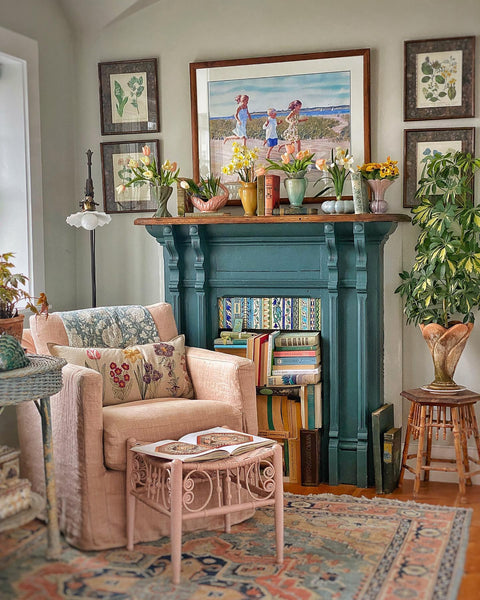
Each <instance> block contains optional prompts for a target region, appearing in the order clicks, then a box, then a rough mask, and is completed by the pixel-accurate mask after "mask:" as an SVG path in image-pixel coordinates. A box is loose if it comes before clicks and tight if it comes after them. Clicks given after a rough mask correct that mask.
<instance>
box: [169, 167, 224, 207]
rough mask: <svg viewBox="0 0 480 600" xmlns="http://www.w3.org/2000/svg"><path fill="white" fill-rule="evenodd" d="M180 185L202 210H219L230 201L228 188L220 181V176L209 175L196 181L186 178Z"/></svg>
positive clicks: (194, 204) (193, 202)
mask: <svg viewBox="0 0 480 600" xmlns="http://www.w3.org/2000/svg"><path fill="white" fill-rule="evenodd" d="M180 186H181V187H182V188H183V189H184V190H185V191H186V193H187V194H188V195H189V196H190V201H191V202H192V204H193V206H195V208H198V210H199V211H201V212H208V213H211V212H217V211H218V210H219V209H220V208H222V207H223V206H225V204H226V203H227V202H228V196H229V194H228V189H227V188H226V187H225V186H224V185H223V183H220V177H216V176H215V175H207V176H206V177H201V178H200V182H199V183H196V182H195V181H193V179H184V180H183V181H181V182H180Z"/></svg>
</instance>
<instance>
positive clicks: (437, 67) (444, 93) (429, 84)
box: [421, 56, 458, 104]
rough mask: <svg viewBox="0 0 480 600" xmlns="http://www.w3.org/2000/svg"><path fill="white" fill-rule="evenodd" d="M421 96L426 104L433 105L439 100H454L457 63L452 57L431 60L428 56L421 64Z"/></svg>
mask: <svg viewBox="0 0 480 600" xmlns="http://www.w3.org/2000/svg"><path fill="white" fill-rule="evenodd" d="M421 71H422V78H421V83H422V94H423V97H424V98H425V100H426V101H427V102H430V103H432V104H435V103H437V102H439V101H441V100H447V98H448V100H450V101H452V100H454V98H455V97H456V95H457V89H456V84H457V71H458V63H457V60H456V58H455V57H454V56H448V57H447V58H443V59H438V58H437V59H433V60H432V59H431V58H430V57H429V56H426V57H425V60H424V61H423V62H422V64H421Z"/></svg>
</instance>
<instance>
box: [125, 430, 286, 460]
mask: <svg viewBox="0 0 480 600" xmlns="http://www.w3.org/2000/svg"><path fill="white" fill-rule="evenodd" d="M274 443H275V441H274V440H270V439H267V438H263V437H260V436H258V435H251V434H249V433H243V432H241V431H235V430H233V429H227V428H226V427H213V428H212V429H205V430H204V431H196V432H194V433H187V435H184V436H183V437H181V438H180V439H179V440H161V441H159V442H153V443H152V444H143V445H140V446H133V447H132V448H131V450H133V451H134V452H141V453H143V454H149V455H150V456H157V457H159V458H167V459H170V460H174V459H178V460H181V461H182V462H199V461H204V460H220V459H222V458H228V457H229V456H237V455H239V454H244V453H245V452H250V451H251V450H254V449H255V448H262V447H264V446H273V444H274Z"/></svg>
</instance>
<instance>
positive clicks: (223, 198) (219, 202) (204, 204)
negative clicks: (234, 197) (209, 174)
mask: <svg viewBox="0 0 480 600" xmlns="http://www.w3.org/2000/svg"><path fill="white" fill-rule="evenodd" d="M219 187H220V188H221V190H222V191H223V194H218V196H212V197H211V198H210V200H202V199H201V198H197V196H191V198H190V200H191V201H192V204H193V206H195V208H198V210H199V211H200V212H217V211H218V210H219V209H220V208H223V207H224V206H225V204H226V203H227V202H228V196H229V194H228V189H227V188H226V187H225V186H224V185H223V184H221V183H219Z"/></svg>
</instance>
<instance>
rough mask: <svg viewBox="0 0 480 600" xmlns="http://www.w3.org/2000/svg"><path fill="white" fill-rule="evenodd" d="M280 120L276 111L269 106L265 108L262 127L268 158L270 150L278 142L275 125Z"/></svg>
mask: <svg viewBox="0 0 480 600" xmlns="http://www.w3.org/2000/svg"><path fill="white" fill-rule="evenodd" d="M281 122H282V121H281V120H280V119H278V120H277V111H276V110H275V109H274V108H269V109H268V110H267V120H266V121H265V123H264V124H263V128H264V129H265V141H264V142H263V145H264V146H265V145H267V146H268V150H267V158H270V154H271V153H272V150H273V149H274V148H275V146H276V145H277V144H278V134H277V125H279V124H280V123H281Z"/></svg>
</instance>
